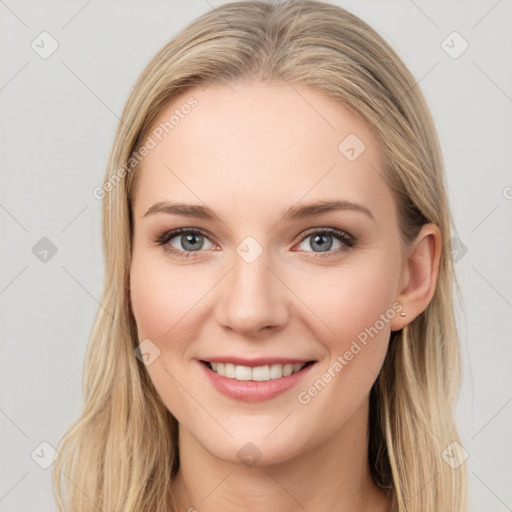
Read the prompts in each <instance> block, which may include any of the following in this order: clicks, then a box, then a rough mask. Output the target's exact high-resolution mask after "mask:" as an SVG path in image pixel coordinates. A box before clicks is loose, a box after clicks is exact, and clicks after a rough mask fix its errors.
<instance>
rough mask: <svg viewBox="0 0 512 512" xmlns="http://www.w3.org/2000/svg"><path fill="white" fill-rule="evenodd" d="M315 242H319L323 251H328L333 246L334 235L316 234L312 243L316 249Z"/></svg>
mask: <svg viewBox="0 0 512 512" xmlns="http://www.w3.org/2000/svg"><path fill="white" fill-rule="evenodd" d="M322 240H323V241H322ZM329 242H330V243H329ZM313 244H318V246H319V248H320V250H321V251H328V250H330V248H331V246H332V237H331V235H315V236H314V237H313V240H312V243H311V247H312V248H313V249H314V247H313Z"/></svg>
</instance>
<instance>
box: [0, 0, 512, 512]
mask: <svg viewBox="0 0 512 512" xmlns="http://www.w3.org/2000/svg"><path fill="white" fill-rule="evenodd" d="M220 3H222V2H217V1H215V2H214V1H211V0H210V1H206V0H193V1H190V0H189V1H187V2H184V1H181V2H179V1H166V2H163V1H144V2H143V1H124V2H121V1H102V2H100V1H99V0H92V1H91V0H89V1H80V2H77V1H65V2H64V1H61V2H56V1H51V2H50V1H46V2H45V1H37V2H36V1H33V2H26V1H14V0H5V1H2V0H0V16H1V18H0V20H1V21H0V37H1V38H2V47H1V48H2V55H1V57H2V60H1V63H2V65H1V76H0V91H1V92H0V101H1V109H2V110H1V141H0V144H1V147H0V156H1V164H2V165H1V172H2V176H1V189H0V223H1V234H2V238H1V240H2V250H1V266H0V304H1V313H2V318H1V334H2V338H1V341H2V344H1V388H0V389H1V396H0V399H1V401H0V429H1V441H2V442H1V461H2V466H1V472H0V511H3V512H8V511H9V512H11V511H12V512H14V511H15V512H21V511H32V510H33V511H36V510H37V511H42V510H55V504H54V499H53V495H52V490H51V479H50V476H51V468H48V469H43V468H42V467H40V464H45V463H51V456H50V455H49V454H50V452H51V450H50V448H49V447H48V446H47V445H42V446H40V443H42V442H46V443H49V444H50V445H52V446H57V444H58V441H59V439H60V437H61V436H62V434H63V433H64V431H65V429H66V428H67V427H68V426H69V425H70V423H71V422H72V421H73V420H74V419H75V418H76V415H77V414H78V412H79V411H80V407H81V378H82V366H83V359H84V354H85V349H86V344H87V340H88V336H89V333H90V330H91V327H92V322H93V318H94V314H95V311H96V309H97V307H98V300H99V298H100V293H101V288H102V279H103V260H102V252H101V251H102V248H101V239H100V207H101V204H100V202H99V201H98V200H96V199H95V198H94V197H93V195H92V190H93V189H94V188H95V187H96V186H98V185H100V184H101V182H102V177H103V172H104V169H105V165H106V161H107V155H108V152H109V149H110V146H111V143H112V140H113V134H114V129H115V127H116V123H117V121H118V119H117V116H118V115H119V114H120V113H121V110H122V108H123V106H124V103H125V101H126V99H127V96H128V93H129V91H130V89H131V87H132V86H133V84H134V81H135V79H136V77H137V76H138V74H139V73H140V71H141V70H142V68H143V67H144V65H145V64H146V63H147V62H148V60H149V59H150V58H151V57H152V56H153V55H154V54H155V52H156V51H157V50H159V49H160V47H161V46H163V45H164V44H165V43H166V42H167V41H168V40H169V39H170V38H171V37H172V36H173V35H174V34H175V33H177V32H178V31H179V30H180V29H181V28H183V27H184V26H185V24H187V23H188V22H190V21H191V20H193V19H194V18H195V17H196V16H198V15H200V14H202V13H204V12H206V11H208V10H209V9H211V8H213V7H215V6H217V5H219V4H220ZM336 3H338V4H339V5H341V6H342V7H345V8H347V9H348V10H351V11H352V12H354V13H355V14H357V15H359V16H360V17H362V18H363V19H364V20H365V21H367V22H368V23H370V24H371V25H372V26H373V27H374V28H375V29H377V31H378V32H380V33H381V34H382V35H383V36H384V37H385V38H386V40H387V41H388V42H389V43H390V44H391V45H392V46H393V47H394V48H395V49H396V50H397V52H398V53H399V55H400V56H401V57H402V58H403V60H404V61H405V63H406V64H407V65H408V66H409V67H410V69H411V71H412V72H413V74H414V75H415V77H416V78H417V79H418V80H419V82H420V87H421V89H422V90H423V92H424V94H425V96H426V98H427V101H428V103H429V105H430V107H431V109H432V111H433V115H434V118H435V120H436V125H437V127H438V130H439V136H440V140H441V144H442V148H443V151H444V157H445V163H446V171H447V179H448V187H449V196H450V201H451V205H452V208H453V213H454V217H455V221H456V224H457V229H458V235H457V236H458V240H459V242H458V244H459V248H460V251H459V256H462V257H460V259H459V261H458V262H457V265H456V269H457V273H458V277H459V279H460V283H461V287H462V292H463V296H464V304H463V307H461V308H460V310H459V313H458V318H459V326H460V334H461V341H462V353H463V364H464V381H463V388H462V391H461V397H460V401H459V404H458V407H457V421H458V425H459V429H460V433H461V436H462V442H463V446H464V448H465V449H466V450H467V452H468V453H469V458H468V459H467V462H466V464H467V465H468V472H469V500H470V507H469V510H470V511H471V512H474V511H485V512H490V511H496V512H501V511H507V510H512V486H511V485H510V483H511V477H512V462H511V461H512V436H511V435H510V432H512V428H511V427H512V403H511V402H512V386H511V383H512V377H511V372H510V364H511V361H512V358H511V355H512V343H511V332H512V325H511V318H512V314H511V313H512V286H511V281H512V279H511V277H512V276H511V274H512V267H511V265H510V262H511V261H512V229H511V210H512V199H511V198H512V175H511V171H510V169H511V160H512V155H511V151H512V150H511V146H512V144H511V133H512V117H511V113H512V68H511V65H510V63H511V62H512V30H511V20H512V2H510V1H505V0H501V1H495V0H493V1H476V0H473V1H465V2H462V1H450V2H446V1H444V2H441V1H426V0H421V1H420V0H416V1H412V0H403V1H395V2H392V1H368V0H364V1H361V0H359V1H356V0H354V1H341V0H339V1H338V2H336ZM43 31H47V32H48V33H49V34H51V37H52V38H54V39H55V40H56V41H57V42H58V45H59V46H58V49H57V50H56V51H55V52H54V53H53V54H52V55H50V56H49V57H48V58H46V59H43V58H41V56H40V55H39V54H38V53H36V51H34V49H33V48H32V47H31V44H32V41H34V40H35V41H36V43H38V41H39V43H38V44H39V45H40V46H41V45H42V43H40V38H38V36H39V34H40V33H41V32H43ZM453 31H457V32H458V33H459V34H460V35H461V36H462V37H463V38H464V39H465V40H466V41H467V42H468V43H469V48H468V49H467V50H466V51H465V52H464V53H462V54H461V55H460V56H458V58H453V56H450V55H448V54H447V53H446V51H445V49H443V46H442V42H443V40H445V39H446V37H447V36H448V35H449V34H451V33H452V32H453ZM450 41H453V42H450ZM448 44H450V45H451V46H453V47H454V48H453V49H452V50H451V51H452V53H453V52H457V51H459V50H460V49H461V48H462V46H461V44H462V41H461V40H457V39H455V40H454V39H453V37H452V39H448ZM445 45H446V43H445ZM45 48H46V49H49V48H50V40H49V39H47V40H46V43H45ZM43 237H47V238H48V239H50V240H51V242H52V243H53V244H54V245H55V246H56V248H57V253H56V254H54V255H52V253H51V252H49V253H48V255H47V256H46V261H41V259H40V258H42V257H43V256H44V253H39V254H38V250H39V251H40V250H42V249H41V248H40V247H39V246H36V250H34V252H35V253H36V254H34V252H33V247H34V246H35V245H36V244H37V243H38V242H39V241H40V239H41V238H43ZM39 243H40V244H44V243H45V242H39ZM38 248H39V249H38ZM37 249H38V250H37ZM36 255H38V256H39V257H37V256H36ZM34 450H36V451H35V454H34V455H33V457H32V456H31V454H32V453H33V452H34ZM48 457H50V458H48ZM38 463H39V464H38Z"/></svg>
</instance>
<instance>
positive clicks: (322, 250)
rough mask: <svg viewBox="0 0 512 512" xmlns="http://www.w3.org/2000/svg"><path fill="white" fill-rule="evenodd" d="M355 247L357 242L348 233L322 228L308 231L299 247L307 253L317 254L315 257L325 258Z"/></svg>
mask: <svg viewBox="0 0 512 512" xmlns="http://www.w3.org/2000/svg"><path fill="white" fill-rule="evenodd" d="M308 239H309V242H308V241H307V240H308ZM301 245H302V246H303V247H301ZM354 245H355V240H354V238H353V237H352V236H350V235H349V234H348V233H345V232H344V231H341V230H339V229H334V228H322V229H315V230H310V231H308V232H307V233H306V236H304V237H303V238H302V240H301V242H300V244H299V245H298V246H297V247H299V249H300V250H303V251H306V252H314V253H316V255H315V257H318V258H325V257H330V256H333V255H335V254H339V253H341V252H344V251H347V250H348V249H350V248H352V247H354ZM304 246H305V247H304ZM308 249H312V251H309V250H308Z"/></svg>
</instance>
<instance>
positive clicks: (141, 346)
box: [54, 1, 466, 512]
mask: <svg viewBox="0 0 512 512" xmlns="http://www.w3.org/2000/svg"><path fill="white" fill-rule="evenodd" d="M98 192H99V195H100V196H101V197H103V198H104V209H103V215H104V225H103V241H104V247H105V254H106V282H105V291H104V295H103V299H102V301H101V302H102V307H101V308H99V310H98V315H97V319H96V322H95V326H94V329H93V332H92V335H91V340H90V345H89V350H88V356H87V360H86V367H85V375H84V383H85V395H86V405H85V409H84V411H83V413H82V414H81V417H80V418H79V419H78V420H77V422H76V423H75V424H74V425H73V427H72V428H71V429H70V430H69V431H68V432H67V434H66V435H65V437H64V438H63V440H62V442H61V445H60V448H59V459H58V460H57V462H56V464H55V469H54V479H55V490H56V495H57V499H58V502H59V506H60V507H61V510H73V511H81V512H82V511H89V510H91V511H92V510H97V509H98V508H99V509H101V510H105V511H107V510H108V511H114V510H116V511H121V510H122V511H125V512H127V511H142V510H144V511H146V510H147V511H149V510H151V511H155V512H156V511H161V512H164V511H170V510H200V511H216V510H222V511H230V510H240V509H243V510H262V509H264V510H274V509H275V510H308V511H310V512H313V511H319V510H346V511H349V510H350V511H358V512H362V511H370V510H371V511H382V512H384V511H398V510H400V511H405V510H407V511H410V512H425V511H429V510H436V511H442V510H446V511H450V512H453V511H462V510H464V509H465V482H466V480H465V473H464V472H465V468H464V465H463V464H448V463H447V462H446V460H445V459H446V457H445V454H446V450H451V452H450V453H451V454H452V456H453V457H456V456H457V453H456V447H457V446H458V445H457V441H458V440H459V437H458V434H457V431H456V427H455V424H454V421H453V416H452V410H453V406H454V402H455V400H456V396H457V392H458V386H459V382H458V371H459V370H458V369H459V353H458V351H459V348H458V339H457V332H456V329H455V322H454V314H453V304H452V287H453V285H454V283H455V277H454V274H453V268H452V261H451V248H450V233H451V230H452V223H451V217H450V212H449V208H448V203H447V198H446V194H445V189H444V175H443V165H442V157H441V154H440V149H439V145H438V141H437V136H436V132H435V128H434V125H433V122H432V119H431V117H430V114H429V111H428V108H427V106H426V104H425V101H424V99H423V97H422V95H421V92H420V91H419V88H418V87H417V85H416V84H415V81H414V78H413V77H412V75H411V74H410V72H409V71H408V70H407V69H406V67H405V66H404V64H403V63H402V62H401V61H400V59H399V58H398V56H397V55H396V54H395V53H394V52H393V50H392V49H391V48H390V47H389V46H388V45H387V44H386V43H385V42H384V41H383V40H382V38H381V37H380V36H379V35H378V34H376V33H375V31H374V30H373V29H371V28H370V27H369V26H368V25H366V24H365V23H364V22H363V21H361V20H360V19H359V18H357V17H355V16H354V15H352V14H350V13H348V12H347V11H345V10H343V9H341V8H339V7H336V6H333V5H329V4H327V3H322V2H316V1H301V2H294V1H291V2H290V1H285V2H282V3H280V4H271V3H266V2H235V3H230V4H226V5H223V6H221V7H219V8H217V9H215V10H213V11H211V12H209V13H207V14H205V15H203V16H201V17H200V18H199V19H198V20H196V21H195V22H193V23H192V24H190V25H189V26H188V27H187V28H186V29H185V30H184V31H183V32H181V33H180V34H178V36H176V37H175V38H174V39H173V40H172V41H171V42H170V43H169V44H167V45H166V46H165V47H164V48H163V49H162V50H161V51H160V52H159V53H158V55H156V56H155V58H154V59H153V60H152V62H151V63H150V64H149V65H148V66H147V68H146V69H145V70H144V72H143V73H142V75H141V76H140V78H139V80H138V82H137V84H136V85H135V87H134V89H133V91H132V93H131V95H130V97H129V99H128V102H127V105H126V107H125V110H124V112H123V115H122V118H121V123H120V125H119V128H118V131H117V134H116V139H115V143H114V146H113V149H112V152H111V156H110V161H109V164H108V169H107V173H106V176H105V182H104V185H103V187H102V189H101V190H100V191H98ZM62 484H64V485H65V487H66V490H67V492H65V490H64V489H63V487H62Z"/></svg>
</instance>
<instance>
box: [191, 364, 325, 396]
mask: <svg viewBox="0 0 512 512" xmlns="http://www.w3.org/2000/svg"><path fill="white" fill-rule="evenodd" d="M198 364H199V366H201V368H202V371H203V372H204V373H205V375H206V377H207V378H208V379H209V380H210V382H211V383H212V384H213V386H214V387H215V388H216V389H217V390H218V391H220V392H221V393H222V394H223V395H226V396H227V397H229V398H234V399H236V400H242V401H244V402H262V401H264V400H272V398H276V397H277V396H279V395H281V394H282V393H284V392H285V391H288V390H290V389H292V388H293V387H295V386H296V385H297V384H298V383H299V382H300V381H301V380H302V379H303V378H304V377H305V376H306V375H307V374H309V373H310V372H311V369H312V368H313V366H315V363H312V364H309V365H308V366H306V367H304V368H303V369H302V370H300V371H299V372H297V373H294V374H292V375H289V376H288V377H281V378H279V379H270V380H265V381H252V380H237V379H229V378H228V377H222V376H221V375H219V374H218V373H216V372H214V371H213V370H210V368H209V367H208V366H207V365H206V364H204V363H201V362H199V361H198Z"/></svg>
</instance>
